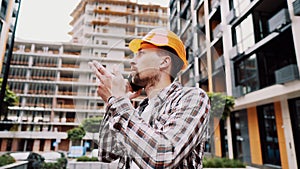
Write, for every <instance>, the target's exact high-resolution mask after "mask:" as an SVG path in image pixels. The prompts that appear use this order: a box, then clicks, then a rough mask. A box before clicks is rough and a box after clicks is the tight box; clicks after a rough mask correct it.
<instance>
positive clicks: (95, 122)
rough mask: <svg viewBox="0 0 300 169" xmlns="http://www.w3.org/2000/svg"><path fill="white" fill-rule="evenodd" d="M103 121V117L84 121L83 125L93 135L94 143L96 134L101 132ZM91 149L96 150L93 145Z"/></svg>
mask: <svg viewBox="0 0 300 169" xmlns="http://www.w3.org/2000/svg"><path fill="white" fill-rule="evenodd" d="M102 119H103V117H95V118H88V119H84V120H83V122H82V124H81V125H82V127H83V128H84V130H85V131H86V132H89V133H92V134H93V141H94V134H95V133H98V132H99V128H100V123H101V120H102ZM91 148H92V149H94V144H93V143H92V147H91Z"/></svg>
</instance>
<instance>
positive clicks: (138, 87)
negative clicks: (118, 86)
mask: <svg viewBox="0 0 300 169" xmlns="http://www.w3.org/2000/svg"><path fill="white" fill-rule="evenodd" d="M128 81H129V84H130V86H131V88H132V90H133V91H134V92H136V91H139V90H140V89H142V88H144V87H143V86H139V85H137V84H134V82H133V77H132V76H131V75H130V76H129V77H128Z"/></svg>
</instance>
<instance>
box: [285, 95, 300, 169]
mask: <svg viewBox="0 0 300 169" xmlns="http://www.w3.org/2000/svg"><path fill="white" fill-rule="evenodd" d="M288 103H289V110H290V117H292V118H290V119H291V123H292V131H293V136H294V147H295V150H296V157H297V163H298V166H300V145H299V142H300V97H298V98H294V99H289V100H288Z"/></svg>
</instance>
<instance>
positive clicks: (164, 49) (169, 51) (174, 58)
mask: <svg viewBox="0 0 300 169" xmlns="http://www.w3.org/2000/svg"><path fill="white" fill-rule="evenodd" d="M158 48H159V49H160V50H159V51H158V55H159V56H164V55H168V56H170V57H171V62H172V65H171V72H170V76H171V81H172V82H173V81H174V80H175V78H176V76H177V74H178V73H179V71H180V70H181V68H182V66H183V64H184V63H183V61H182V60H181V59H180V58H179V56H178V55H177V53H176V51H175V50H174V49H173V48H171V47H169V46H160V47H158Z"/></svg>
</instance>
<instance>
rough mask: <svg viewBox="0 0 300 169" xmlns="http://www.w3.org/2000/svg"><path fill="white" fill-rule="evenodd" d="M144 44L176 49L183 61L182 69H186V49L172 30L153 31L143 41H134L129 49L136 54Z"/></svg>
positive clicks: (160, 29)
mask: <svg viewBox="0 0 300 169" xmlns="http://www.w3.org/2000/svg"><path fill="white" fill-rule="evenodd" d="M142 42H148V43H151V44H153V45H155V46H158V47H159V46H169V47H171V48H172V49H174V50H175V51H176V53H177V55H178V57H179V58H180V59H181V60H182V61H183V66H182V68H181V69H185V68H186V67H187V65H188V62H187V60H186V52H185V47H184V44H183V43H182V41H181V40H180V38H179V37H178V36H177V35H176V34H175V33H173V32H172V31H170V30H167V29H163V28H156V29H153V30H151V31H150V32H149V33H147V35H146V36H144V37H143V38H142V39H133V40H132V41H131V42H130V43H129V49H130V50H131V51H132V52H134V53H136V52H138V51H139V49H140V48H141V44H142Z"/></svg>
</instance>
